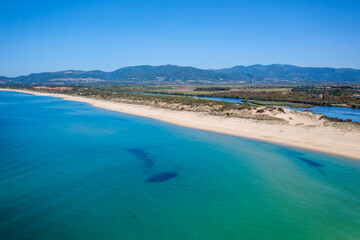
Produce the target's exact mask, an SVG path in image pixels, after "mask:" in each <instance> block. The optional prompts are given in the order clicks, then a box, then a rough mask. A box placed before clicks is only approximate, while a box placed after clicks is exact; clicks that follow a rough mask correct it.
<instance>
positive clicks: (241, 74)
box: [0, 64, 360, 85]
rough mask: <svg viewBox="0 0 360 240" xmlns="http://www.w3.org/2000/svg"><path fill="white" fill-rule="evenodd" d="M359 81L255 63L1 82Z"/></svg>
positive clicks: (343, 73)
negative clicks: (209, 67) (210, 67)
mask: <svg viewBox="0 0 360 240" xmlns="http://www.w3.org/2000/svg"><path fill="white" fill-rule="evenodd" d="M235 83H254V84H261V83H267V84H359V83H360V70H358V69H351V68H328V67H326V68H319V67H298V66H293V65H283V64H272V65H260V64H257V65H251V66H235V67H232V68H224V69H208V70H205V69H199V68H194V67H182V66H177V65H161V66H149V65H142V66H133V67H124V68H120V69H118V70H115V71H113V72H103V71H100V70H94V71H80V70H66V71H59V72H43V73H32V74H29V75H26V76H19V77H13V78H10V77H4V76H0V85H11V84H21V85H119V84H235Z"/></svg>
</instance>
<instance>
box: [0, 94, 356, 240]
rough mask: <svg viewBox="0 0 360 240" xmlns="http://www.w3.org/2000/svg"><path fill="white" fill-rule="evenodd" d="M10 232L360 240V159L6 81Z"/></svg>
mask: <svg viewBox="0 0 360 240" xmlns="http://www.w3.org/2000/svg"><path fill="white" fill-rule="evenodd" d="M0 189H1V191H0V213H1V214H0V239H46V240H48V239H136V240H141V239H146V240H151V239H157V240H159V239H210V240H211V239H270V240H271V239H277V240H279V239H360V230H359V226H360V208H359V206H360V164H359V162H358V161H355V160H351V159H346V158H342V157H338V156H332V155H327V154H322V153H317V152H312V151H307V150H301V149H296V148H290V147H285V146H281V145H275V144H270V143H265V142H261V141H255V140H249V139H244V138H239V137H233V136H227V135H222V134H216V133H211V132H206V131H201V130H195V129H188V128H183V127H179V126H175V125H171V124H167V123H163V122H160V121H156V120H152V119H147V118H142V117H137V116H132V115H127V114H122V113H116V112H112V111H108V110H104V109H100V108H94V107H92V106H91V105H89V104H85V103H79V102H71V101H63V100H61V99H58V98H52V97H39V96H33V95H29V94H23V93H14V92H0Z"/></svg>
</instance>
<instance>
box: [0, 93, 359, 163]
mask: <svg viewBox="0 0 360 240" xmlns="http://www.w3.org/2000/svg"><path fill="white" fill-rule="evenodd" d="M0 91H16V92H23V93H30V94H34V95H37V96H51V97H59V98H63V99H64V100H69V101H78V102H84V103H89V104H91V105H93V106H95V107H100V108H104V109H108V110H112V111H118V112H123V113H127V114H132V115H137V116H142V117H148V118H153V119H157V120H161V121H164V122H168V123H172V124H176V125H180V126H183V127H189V128H196V129H202V130H207V131H212V132H218V133H224V134H228V135H234V136H239V137H245V138H251V139H257V140H263V141H267V142H272V143H278V144H283V145H288V146H293V147H299V148H305V149H309V150H314V151H319V152H325V153H330V154H334V155H340V156H344V157H349V158H353V159H358V160H360V132H358V131H345V130H343V129H337V128H335V127H331V126H327V127H325V126H298V125H287V124H278V123H271V122H268V121H261V120H252V119H242V118H232V117H219V116H213V115H209V114H207V113H200V112H190V111H176V110H170V109H163V108H156V107H152V106H145V105H137V104H130V103H121V102H110V101H104V100H98V99H93V98H87V97H78V96H70V95H64V94H55V93H40V92H32V91H26V90H13V89H0Z"/></svg>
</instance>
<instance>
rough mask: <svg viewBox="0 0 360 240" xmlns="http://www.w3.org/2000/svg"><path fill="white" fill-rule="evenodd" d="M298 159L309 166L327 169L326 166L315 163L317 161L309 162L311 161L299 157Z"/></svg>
mask: <svg viewBox="0 0 360 240" xmlns="http://www.w3.org/2000/svg"><path fill="white" fill-rule="evenodd" d="M298 158H299V159H300V160H301V161H303V162H306V163H307V164H309V165H310V166H312V167H325V165H324V164H321V163H318V162H315V161H312V160H309V159H306V158H302V157H298Z"/></svg>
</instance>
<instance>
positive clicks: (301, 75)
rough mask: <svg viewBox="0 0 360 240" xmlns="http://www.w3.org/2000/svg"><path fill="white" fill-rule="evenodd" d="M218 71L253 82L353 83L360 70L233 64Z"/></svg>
mask: <svg viewBox="0 0 360 240" xmlns="http://www.w3.org/2000/svg"><path fill="white" fill-rule="evenodd" d="M215 71H216V72H218V73H224V74H233V77H235V78H236V76H237V75H239V76H241V77H243V76H244V75H245V76H246V77H248V78H250V79H252V80H253V81H255V82H266V83H281V82H283V83H311V84H320V83H355V82H360V70H356V69H351V68H328V67H326V68H319V67H297V66H293V65H283V64H273V65H260V64H257V65H252V66H248V67H245V66H235V67H232V68H224V69H219V70H215Z"/></svg>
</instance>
